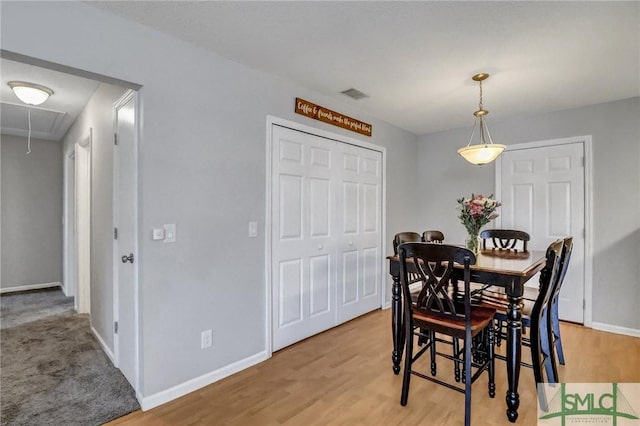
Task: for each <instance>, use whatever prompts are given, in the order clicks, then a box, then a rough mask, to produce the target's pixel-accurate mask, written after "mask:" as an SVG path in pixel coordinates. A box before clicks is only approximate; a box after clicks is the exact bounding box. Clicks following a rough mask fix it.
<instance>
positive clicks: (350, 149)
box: [336, 144, 382, 323]
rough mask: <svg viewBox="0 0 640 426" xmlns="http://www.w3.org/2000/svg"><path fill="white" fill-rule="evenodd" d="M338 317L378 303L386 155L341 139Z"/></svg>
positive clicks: (359, 312) (347, 317)
mask: <svg viewBox="0 0 640 426" xmlns="http://www.w3.org/2000/svg"><path fill="white" fill-rule="evenodd" d="M337 154H338V161H337V163H338V165H337V166H338V167H337V171H336V172H337V177H338V191H337V196H338V202H337V208H336V213H337V220H336V223H337V228H338V234H337V237H338V242H337V247H338V259H339V261H338V281H337V296H338V322H340V323H341V322H344V321H348V320H350V319H352V318H355V317H357V316H359V315H362V314H364V313H366V312H369V311H371V310H373V309H376V308H378V307H380V281H381V277H380V261H381V260H380V259H381V255H382V253H381V245H380V235H381V223H380V221H381V217H380V216H381V201H382V200H381V198H382V154H381V153H380V152H378V151H372V150H369V149H365V148H361V147H356V146H353V145H348V144H338V146H337Z"/></svg>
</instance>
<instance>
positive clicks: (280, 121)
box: [264, 115, 387, 358]
mask: <svg viewBox="0 0 640 426" xmlns="http://www.w3.org/2000/svg"><path fill="white" fill-rule="evenodd" d="M274 125H277V126H282V127H286V128H289V129H291V130H296V131H299V132H304V133H308V134H310V135H314V136H318V137H321V138H326V139H331V140H333V141H336V142H340V143H346V144H349V145H355V146H359V147H362V148H367V149H371V150H373V151H378V152H380V153H381V154H382V200H381V209H382V211H381V212H380V213H381V215H380V221H381V230H380V232H381V241H380V244H381V245H380V247H381V248H382V250H381V251H380V253H381V254H380V276H381V277H386V274H387V272H386V270H387V269H386V263H385V255H384V249H385V247H386V245H385V241H386V235H387V232H386V225H387V149H386V148H385V147H383V146H379V145H375V144H372V143H370V142H366V141H363V140H359V139H354V138H351V137H348V136H343V135H340V134H337V133H332V132H328V131H326V130H321V129H318V128H316V127H311V126H307V125H305V124H301V123H298V122H295V121H290V120H285V119H284V118H280V117H275V116H272V115H267V134H266V141H267V143H266V170H265V172H266V179H265V194H266V195H265V209H266V211H265V225H264V228H265V231H264V234H265V235H264V237H265V238H264V244H265V265H264V270H265V301H266V306H265V350H266V353H267V358H271V355H272V353H273V336H272V330H271V328H272V321H273V318H272V312H271V307H272V303H273V300H272V297H271V294H272V292H271V290H272V285H273V283H272V282H271V272H272V271H271V261H272V253H271V232H272V222H271V220H272V217H271V209H272V203H271V196H272V188H271V172H272V164H271V150H272V148H273V141H272V131H271V129H272V128H273V126H274ZM384 283H385V279H384V278H382V279H381V280H380V307H381V308H382V307H384V306H385V300H386V292H387V287H386V286H385V285H384Z"/></svg>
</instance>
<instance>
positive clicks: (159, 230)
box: [152, 228, 164, 241]
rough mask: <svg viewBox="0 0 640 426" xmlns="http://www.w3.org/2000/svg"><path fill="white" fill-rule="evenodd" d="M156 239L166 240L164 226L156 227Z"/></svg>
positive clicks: (154, 235)
mask: <svg viewBox="0 0 640 426" xmlns="http://www.w3.org/2000/svg"><path fill="white" fill-rule="evenodd" d="M152 238H153V240H154V241H158V240H164V229H163V228H154V230H153V236H152Z"/></svg>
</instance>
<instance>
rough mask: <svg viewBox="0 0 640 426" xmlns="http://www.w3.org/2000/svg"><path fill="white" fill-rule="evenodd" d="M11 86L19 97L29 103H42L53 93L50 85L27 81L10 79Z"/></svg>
mask: <svg viewBox="0 0 640 426" xmlns="http://www.w3.org/2000/svg"><path fill="white" fill-rule="evenodd" d="M9 87H11V90H13V93H15V94H16V96H17V97H18V99H20V100H21V101H22V102H24V103H25V104H29V105H40V104H41V103H43V102H44V101H46V100H47V99H49V96H51V95H53V90H51V89H49V88H48V87H45V86H41V85H39V84H35V83H27V82H26V81H10V82H9Z"/></svg>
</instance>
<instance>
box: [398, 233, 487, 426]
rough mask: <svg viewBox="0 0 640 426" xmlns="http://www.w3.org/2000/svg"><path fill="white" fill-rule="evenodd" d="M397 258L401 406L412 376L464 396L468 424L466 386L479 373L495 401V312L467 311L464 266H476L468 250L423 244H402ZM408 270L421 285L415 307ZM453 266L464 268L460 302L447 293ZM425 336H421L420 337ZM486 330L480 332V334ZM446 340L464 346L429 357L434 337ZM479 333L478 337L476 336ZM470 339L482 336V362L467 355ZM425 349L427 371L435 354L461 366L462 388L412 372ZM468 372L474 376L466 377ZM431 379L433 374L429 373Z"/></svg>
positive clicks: (467, 271) (467, 268)
mask: <svg viewBox="0 0 640 426" xmlns="http://www.w3.org/2000/svg"><path fill="white" fill-rule="evenodd" d="M398 250H399V256H400V275H401V276H400V280H401V284H402V291H403V303H404V309H403V311H404V315H405V320H404V323H405V327H406V328H405V336H406V341H405V344H406V347H405V362H404V374H403V380H402V393H401V397H400V404H401V405H403V406H405V405H407V402H408V398H409V387H410V383H411V376H412V375H415V376H418V377H421V378H423V379H426V380H430V381H432V382H435V383H437V384H440V385H443V386H446V387H448V388H450V389H453V390H457V391H458V392H461V393H464V394H465V417H464V419H465V425H470V424H471V385H472V383H473V382H475V381H476V379H478V378H479V377H480V376H481V375H482V373H483V372H485V371H486V372H487V374H488V383H489V384H488V389H489V396H490V397H491V398H493V397H494V396H495V368H494V367H495V361H494V342H493V327H492V321H493V316H494V314H495V309H493V308H488V307H481V306H473V307H472V306H471V290H470V277H471V270H470V265H473V264H475V263H476V257H475V255H474V254H473V252H471V251H470V250H468V249H466V248H462V247H459V246H452V245H447V244H429V243H404V244H401V245H400V246H399V248H398ZM409 262H411V263H413V265H412V266H413V269H412V270H416V271H417V273H418V275H419V276H420V277H421V279H422V281H423V286H422V289H421V291H420V293H419V294H418V297H417V299H416V301H415V303H413V302H412V299H411V289H410V287H409V285H410V281H409V268H408V266H407V264H408V263H409ZM454 263H458V264H460V265H462V266H463V267H464V272H463V275H464V297H463V300H462V303H460V302H459V301H458V300H457V299H456V298H454V296H453V295H452V294H451V293H450V292H449V282H450V278H451V272H452V270H453V267H454ZM425 331H426V332H425ZM483 331H486V333H482V332H483ZM436 332H437V333H439V334H444V335H447V336H450V337H451V338H452V339H453V340H454V341H455V340H456V339H460V340H463V342H464V347H463V349H462V350H461V351H459V352H457V353H454V356H451V355H447V354H441V353H435V351H434V350H433V349H432V348H434V347H435V339H433V335H435V333H436ZM481 333H482V334H481ZM416 336H417V337H419V338H422V339H424V341H425V343H426V344H425V345H424V346H423V347H422V348H420V349H419V351H418V352H417V353H416V355H415V356H414V355H413V348H414V337H416ZM476 336H486V340H485V342H484V343H485V344H484V345H483V349H484V351H485V353H484V355H485V356H483V357H478V358H477V359H478V360H479V361H475V360H474V359H472V356H471V347H472V339H473V338H474V337H476ZM428 349H431V351H430V352H431V356H432V360H431V361H432V367H433V363H434V358H435V355H439V356H442V357H445V358H447V359H450V360H452V361H453V362H454V365H457V366H460V365H462V370H463V383H464V387H461V386H456V385H453V384H450V383H448V382H445V381H443V380H440V379H438V378H436V377H431V376H429V375H427V374H424V373H422V372H420V371H417V370H416V369H415V368H414V364H415V363H416V362H417V361H418V359H419V358H420V357H421V356H422V355H423V354H424V353H425V352H426V351H427V350H428ZM472 368H475V369H476V371H475V373H473V374H472ZM431 374H432V375H433V376H435V371H433V368H432V371H431Z"/></svg>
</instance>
